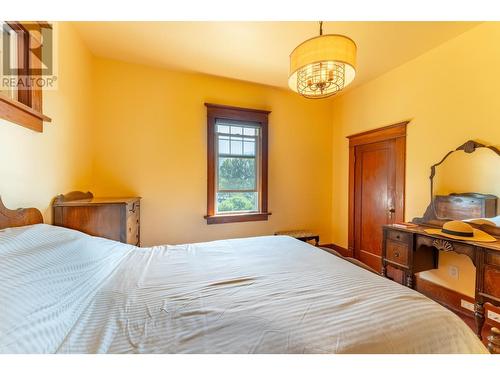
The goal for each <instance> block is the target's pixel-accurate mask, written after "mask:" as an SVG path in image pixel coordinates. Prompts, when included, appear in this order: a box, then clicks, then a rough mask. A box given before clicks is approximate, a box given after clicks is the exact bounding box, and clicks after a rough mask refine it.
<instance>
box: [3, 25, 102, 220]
mask: <svg viewBox="0 0 500 375" xmlns="http://www.w3.org/2000/svg"><path fill="white" fill-rule="evenodd" d="M56 30H58V32H59V48H58V58H59V64H58V65H59V72H58V84H59V87H58V90H56V91H45V92H44V98H43V107H44V108H43V111H44V113H45V114H46V115H47V116H49V117H51V118H52V122H51V123H45V127H44V128H45V129H44V132H43V133H37V132H34V131H32V130H29V129H26V128H23V127H21V126H19V125H15V124H12V123H9V122H7V121H5V120H0V194H1V196H2V199H3V201H4V203H5V204H6V205H7V206H8V207H9V208H16V207H33V206H34V207H37V208H39V209H40V210H41V211H42V213H43V214H44V218H45V222H49V223H50V222H51V210H50V209H49V206H50V201H51V199H52V198H53V197H54V196H55V195H57V194H59V193H62V192H67V191H69V190H73V189H86V188H88V185H89V182H90V173H91V160H90V137H91V132H90V125H91V122H92V121H91V120H92V119H91V116H90V95H91V86H90V84H91V81H92V76H91V63H92V56H91V55H90V53H89V52H88V50H87V49H86V47H84V46H83V44H82V42H81V41H80V38H79V36H78V35H77V33H76V32H75V31H74V30H73V27H72V26H71V25H68V24H67V23H60V24H59V27H58V28H56Z"/></svg>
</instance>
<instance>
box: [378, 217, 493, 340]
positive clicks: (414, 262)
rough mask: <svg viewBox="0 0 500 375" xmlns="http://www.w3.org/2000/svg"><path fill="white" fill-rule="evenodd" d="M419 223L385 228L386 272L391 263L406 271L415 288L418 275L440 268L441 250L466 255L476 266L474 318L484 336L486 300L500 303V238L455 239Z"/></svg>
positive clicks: (479, 334) (408, 279) (384, 260)
mask: <svg viewBox="0 0 500 375" xmlns="http://www.w3.org/2000/svg"><path fill="white" fill-rule="evenodd" d="M426 228H428V227H425V226H422V225H419V226H415V227H411V228H401V227H399V226H395V225H385V226H384V227H383V244H382V275H383V276H387V266H391V267H394V268H396V269H399V270H401V271H403V272H404V274H405V280H404V283H405V284H406V286H408V287H410V288H413V287H414V275H415V273H417V272H421V271H427V270H431V269H434V268H437V267H438V259H439V258H438V257H439V251H453V252H456V253H458V254H465V255H467V256H468V257H469V258H470V259H471V260H472V263H473V264H474V265H475V266H476V292H475V306H474V311H475V312H474V317H475V321H476V333H477V334H478V336H479V337H481V330H482V328H483V325H484V320H485V317H484V303H486V302H490V303H492V304H493V305H496V306H500V240H499V241H496V242H472V241H461V240H453V239H451V238H444V237H441V236H439V235H434V234H428V233H426V232H424V229H426Z"/></svg>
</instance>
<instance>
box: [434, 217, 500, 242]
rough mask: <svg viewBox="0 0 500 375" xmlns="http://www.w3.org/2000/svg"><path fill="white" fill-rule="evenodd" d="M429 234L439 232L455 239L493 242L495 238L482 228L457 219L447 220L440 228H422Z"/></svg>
mask: <svg viewBox="0 0 500 375" xmlns="http://www.w3.org/2000/svg"><path fill="white" fill-rule="evenodd" d="M424 231H425V232H426V233H429V234H440V235H441V236H445V237H449V238H453V239H455V240H464V241H478V242H495V241H497V239H496V238H495V237H493V236H490V235H489V234H488V233H486V232H483V231H482V230H479V229H476V228H473V227H472V226H471V225H470V224H467V223H464V222H463V221H459V220H452V221H448V222H446V223H445V224H444V225H443V228H441V229H437V228H436V229H424Z"/></svg>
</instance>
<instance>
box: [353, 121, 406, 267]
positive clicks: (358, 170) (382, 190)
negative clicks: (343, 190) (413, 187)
mask: <svg viewBox="0 0 500 375" xmlns="http://www.w3.org/2000/svg"><path fill="white" fill-rule="evenodd" d="M406 124H407V123H406V122H405V123H401V124H396V125H392V126H389V127H385V128H381V129H377V130H374V131H370V132H366V133H362V134H357V135H354V136H351V137H349V140H350V161H349V163H350V184H349V185H350V189H349V195H350V196H349V206H350V207H349V208H350V209H349V216H350V217H349V252H350V254H351V255H352V256H354V257H355V258H357V259H359V260H360V261H362V262H363V263H365V264H367V265H368V266H370V267H372V268H373V269H375V270H378V271H380V269H381V254H382V225H384V224H390V223H395V222H400V221H403V220H404V168H405V147H406V146H405V145H406Z"/></svg>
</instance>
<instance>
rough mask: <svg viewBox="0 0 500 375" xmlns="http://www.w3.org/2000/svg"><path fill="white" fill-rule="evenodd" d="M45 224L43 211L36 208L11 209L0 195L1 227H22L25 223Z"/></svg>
mask: <svg viewBox="0 0 500 375" xmlns="http://www.w3.org/2000/svg"><path fill="white" fill-rule="evenodd" d="M31 224H43V217H42V213H41V212H40V211H39V210H37V209H36V208H18V209H17V210H9V209H8V208H7V207H5V206H4V204H3V202H2V198H1V197H0V229H5V228H12V227H22V226H23V225H31Z"/></svg>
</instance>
